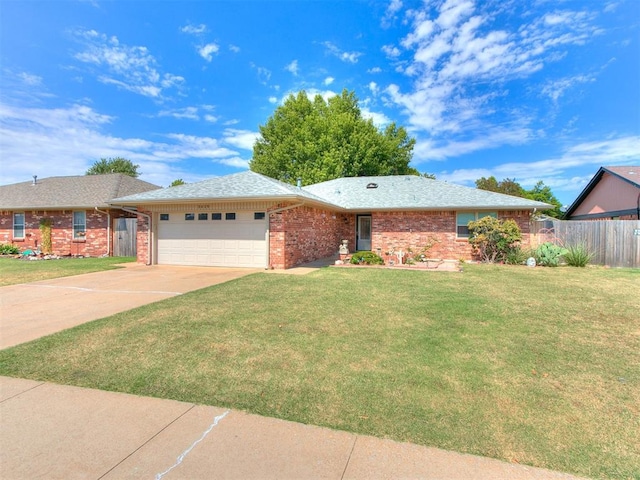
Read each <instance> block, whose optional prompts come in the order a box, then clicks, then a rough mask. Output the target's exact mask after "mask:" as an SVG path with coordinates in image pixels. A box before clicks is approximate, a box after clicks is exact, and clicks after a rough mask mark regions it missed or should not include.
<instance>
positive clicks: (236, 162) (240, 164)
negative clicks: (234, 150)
mask: <svg viewBox="0 0 640 480" xmlns="http://www.w3.org/2000/svg"><path fill="white" fill-rule="evenodd" d="M220 163H222V164H223V165H228V166H229V167H236V168H249V160H245V159H243V158H240V157H231V158H224V159H222V160H220Z"/></svg>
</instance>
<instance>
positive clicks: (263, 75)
mask: <svg viewBox="0 0 640 480" xmlns="http://www.w3.org/2000/svg"><path fill="white" fill-rule="evenodd" d="M250 65H251V68H253V69H254V70H255V71H256V72H257V73H258V80H259V81H260V83H262V84H263V85H266V84H267V83H268V82H269V80H271V70H269V69H267V68H264V67H260V66H258V65H256V64H255V63H253V62H251V64H250Z"/></svg>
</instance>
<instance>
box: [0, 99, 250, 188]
mask: <svg viewBox="0 0 640 480" xmlns="http://www.w3.org/2000/svg"><path fill="white" fill-rule="evenodd" d="M187 111H188V110H187ZM116 121H117V119H116V118H115V117H113V116H109V115H104V114H101V113H99V112H97V111H96V110H94V109H92V108H91V107H88V106H86V105H80V104H75V105H71V106H69V107H67V108H23V107H22V108H19V107H14V106H10V105H8V104H4V103H0V151H2V152H3V155H6V156H7V158H11V159H12V168H11V169H10V170H9V169H3V170H2V171H1V173H0V175H1V176H0V184H9V183H16V182H19V181H24V180H25V179H28V178H31V176H32V175H35V174H37V175H39V176H41V177H45V176H49V175H53V174H55V175H82V174H83V173H84V172H85V171H86V170H87V169H88V168H89V167H90V166H91V164H93V163H94V162H95V161H96V160H98V159H100V158H103V157H118V156H122V157H125V158H128V159H130V160H132V161H133V162H135V163H137V164H139V165H140V171H141V172H142V174H143V177H142V178H143V179H144V180H147V181H150V182H152V183H156V184H158V185H168V184H169V183H171V181H173V180H175V179H176V178H183V179H185V181H190V182H191V181H196V180H199V179H201V178H200V177H199V176H198V174H197V173H194V172H193V171H192V172H185V171H184V169H183V166H182V162H183V161H184V160H196V161H197V160H203V161H214V162H217V163H224V164H228V163H225V162H226V161H227V159H234V158H237V157H238V156H239V153H238V151H236V150H234V149H232V148H228V147H226V146H223V145H222V142H224V143H225V145H232V143H231V142H227V141H226V138H225V139H223V140H219V139H216V138H212V137H200V136H195V135H185V134H181V133H172V134H169V135H166V136H164V137H161V141H149V140H145V139H142V138H136V137H117V136H114V135H111V134H108V133H105V132H104V130H105V129H106V128H108V127H109V125H110V124H112V123H114V122H116ZM229 161H231V160H229ZM51 165H55V166H56V167H55V172H53V171H52V170H51Z"/></svg>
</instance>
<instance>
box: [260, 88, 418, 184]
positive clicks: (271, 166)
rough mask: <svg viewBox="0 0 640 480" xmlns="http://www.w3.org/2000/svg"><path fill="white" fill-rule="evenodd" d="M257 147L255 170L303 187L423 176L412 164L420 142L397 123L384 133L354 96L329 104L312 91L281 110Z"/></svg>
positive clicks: (262, 128) (292, 99)
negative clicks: (371, 177)
mask: <svg viewBox="0 0 640 480" xmlns="http://www.w3.org/2000/svg"><path fill="white" fill-rule="evenodd" d="M260 134H261V136H260V137H259V138H258V140H256V143H255V144H254V146H253V159H252V160H251V162H250V163H249V166H250V168H251V170H253V171H254V172H258V173H262V174H263V175H267V176H269V177H272V178H276V179H278V180H281V181H283V182H287V183H291V184H295V183H296V181H297V179H298V178H301V179H302V183H303V185H309V184H312V183H317V182H323V181H326V180H332V179H334V178H340V177H361V176H367V175H405V174H412V175H418V171H417V170H415V169H414V168H412V167H410V166H409V162H410V161H411V157H412V155H413V146H414V144H415V139H413V138H410V137H409V136H408V135H407V132H406V130H405V129H404V128H403V127H398V126H396V124H395V123H392V124H390V125H388V126H387V127H386V128H385V129H384V130H382V131H381V130H379V129H378V128H377V127H376V126H375V125H374V124H373V121H372V120H371V119H365V118H363V117H362V112H361V111H360V107H359V106H358V99H357V98H356V96H355V93H354V92H349V91H347V90H343V91H342V94H341V95H336V96H334V97H331V98H330V99H329V100H328V101H325V100H324V99H323V98H322V97H321V96H320V95H316V96H315V98H314V99H313V100H310V99H309V98H308V96H307V94H306V92H304V91H301V92H299V93H298V94H297V95H295V96H294V95H290V96H289V98H287V100H286V101H285V102H284V104H283V105H281V106H279V107H278V108H276V110H275V112H274V113H273V115H272V116H271V117H270V118H269V119H268V120H267V123H266V124H265V125H261V126H260Z"/></svg>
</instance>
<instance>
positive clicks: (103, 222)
mask: <svg viewBox="0 0 640 480" xmlns="http://www.w3.org/2000/svg"><path fill="white" fill-rule="evenodd" d="M17 213H24V216H25V229H24V238H23V239H16V238H13V214H14V212H2V213H1V214H0V242H2V243H10V244H12V245H15V246H16V247H18V248H19V249H20V251H24V250H28V249H31V250H36V249H38V248H40V247H41V246H42V232H41V231H40V220H41V219H43V218H50V219H51V221H52V223H51V247H52V253H54V254H55V255H59V256H70V255H73V256H79V255H82V256H85V257H99V256H102V255H105V254H110V252H108V251H107V248H108V243H109V242H108V236H107V218H108V217H107V215H105V214H103V213H100V212H96V211H95V210H86V235H85V237H84V238H83V239H74V238H73V210H46V211H41V210H40V211H30V210H27V211H25V212H17ZM112 213H113V212H112ZM112 245H113V242H112Z"/></svg>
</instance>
